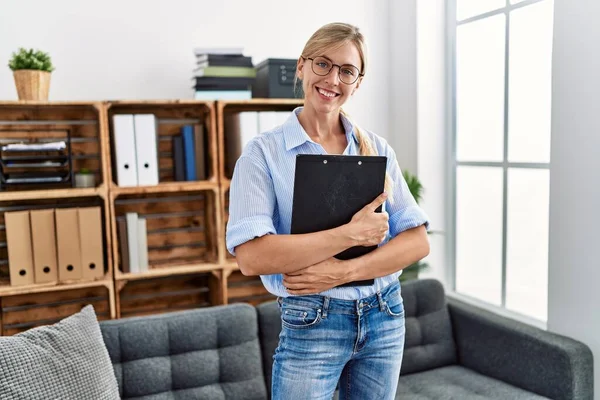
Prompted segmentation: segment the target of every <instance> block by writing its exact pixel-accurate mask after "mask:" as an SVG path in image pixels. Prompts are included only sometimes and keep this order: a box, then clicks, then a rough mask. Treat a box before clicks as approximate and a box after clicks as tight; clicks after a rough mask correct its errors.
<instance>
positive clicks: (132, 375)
mask: <svg viewBox="0 0 600 400" xmlns="http://www.w3.org/2000/svg"><path fill="white" fill-rule="evenodd" d="M402 296H403V298H404V304H405V310H406V346H405V353H404V360H403V365H402V371H401V374H400V382H399V385H398V392H397V395H396V398H397V399H415V400H417V399H418V400H425V399H465V400H470V399H502V400H507V399H544V398H550V399H557V400H567V399H569V400H575V399H577V400H586V399H590V400H591V399H592V398H593V370H592V368H593V364H592V354H591V351H590V349H589V348H588V347H587V346H585V345H584V344H582V343H579V342H577V341H574V340H572V339H569V338H565V337H562V336H559V335H556V334H552V333H549V332H546V331H542V330H540V329H536V328H533V327H530V326H527V325H524V324H521V323H518V322H515V321H512V320H509V319H506V318H503V317H500V316H497V315H495V314H492V313H489V312H486V311H483V310H480V309H478V308H475V307H473V306H470V305H467V304H463V303H461V302H458V301H455V300H448V299H447V298H446V296H445V294H444V290H443V287H442V286H441V284H440V283H439V282H437V281H434V280H417V281H411V282H406V283H404V284H403V285H402ZM100 327H101V330H102V335H103V338H104V342H105V344H106V347H107V349H108V353H109V355H110V358H111V361H112V363H113V366H114V371H115V375H116V377H117V381H118V384H119V391H120V394H121V397H122V398H124V399H143V400H162V399H232V400H237V399H268V396H269V395H268V388H269V387H270V381H271V367H272V355H273V352H274V350H275V347H276V346H277V341H278V335H279V331H280V329H281V322H280V318H279V311H278V307H277V304H276V303H275V302H274V301H273V302H269V303H264V304H261V305H260V306H258V307H256V308H254V307H252V306H250V305H247V304H234V305H228V306H218V307H211V308H204V309H197V310H190V311H181V312H174V313H170V314H163V315H157V316H150V317H135V318H128V319H120V320H112V321H103V322H101V324H100Z"/></svg>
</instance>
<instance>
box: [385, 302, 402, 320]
mask: <svg viewBox="0 0 600 400" xmlns="http://www.w3.org/2000/svg"><path fill="white" fill-rule="evenodd" d="M385 312H386V313H387V314H388V315H389V316H391V317H395V318H401V317H404V303H403V301H402V300H401V299H399V298H398V299H395V300H394V301H392V303H391V304H390V303H389V302H386V303H385Z"/></svg>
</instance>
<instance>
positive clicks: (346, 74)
mask: <svg viewBox="0 0 600 400" xmlns="http://www.w3.org/2000/svg"><path fill="white" fill-rule="evenodd" d="M301 57H302V58H303V59H304V60H310V61H311V64H312V71H313V72H314V73H315V74H317V75H319V76H325V75H327V74H329V72H330V71H331V70H332V69H333V67H338V68H339V70H338V75H339V77H340V81H341V82H342V83H345V84H346V85H352V84H353V83H354V82H356V80H357V79H358V78H359V77H361V76H364V75H365V74H361V73H360V70H359V69H358V68H357V67H355V66H354V65H352V64H344V65H338V64H334V63H333V62H331V60H330V59H328V58H325V57H315V58H311V57H304V56H301Z"/></svg>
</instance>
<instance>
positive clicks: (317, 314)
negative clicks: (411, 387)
mask: <svg viewBox="0 0 600 400" xmlns="http://www.w3.org/2000/svg"><path fill="white" fill-rule="evenodd" d="M278 301H279V308H280V310H281V323H282V330H281V333H280V335H279V346H278V347H277V349H276V350H275V355H274V357H273V360H274V362H273V385H272V398H273V400H288V399H289V400H302V399H307V400H309V399H310V400H319V399H331V398H332V397H333V394H334V392H335V389H336V385H337V384H338V382H339V398H340V400H368V399H377V400H385V399H394V397H395V394H396V387H397V385H398V378H399V376H400V366H401V364H402V355H403V351H404V333H405V325H404V304H403V300H402V296H401V293H400V284H399V282H394V283H392V284H390V285H389V286H388V287H386V288H385V289H383V290H382V291H381V292H379V293H376V294H374V295H372V296H369V297H367V298H364V299H361V300H356V301H354V300H339V299H333V298H330V297H323V296H318V295H311V296H298V297H285V298H279V299H278Z"/></svg>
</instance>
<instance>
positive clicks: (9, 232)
mask: <svg viewBox="0 0 600 400" xmlns="http://www.w3.org/2000/svg"><path fill="white" fill-rule="evenodd" d="M4 223H5V225H6V243H7V246H8V269H9V274H10V284H11V285H13V286H22V285H31V284H33V283H34V272H33V254H32V250H31V226H30V222H29V211H13V212H6V213H4Z"/></svg>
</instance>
